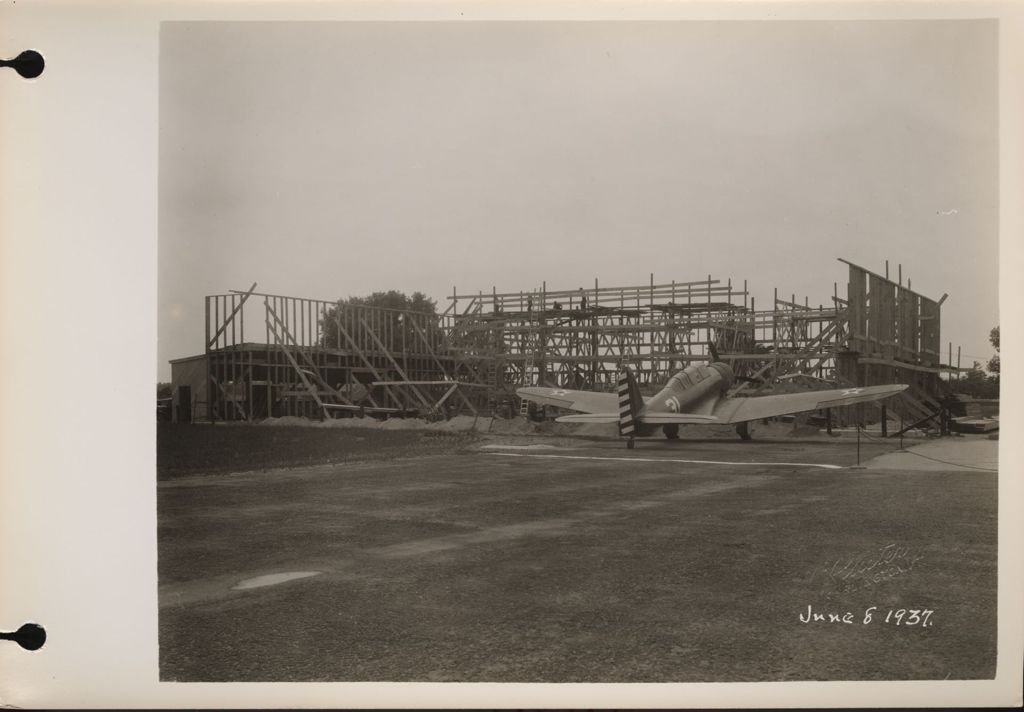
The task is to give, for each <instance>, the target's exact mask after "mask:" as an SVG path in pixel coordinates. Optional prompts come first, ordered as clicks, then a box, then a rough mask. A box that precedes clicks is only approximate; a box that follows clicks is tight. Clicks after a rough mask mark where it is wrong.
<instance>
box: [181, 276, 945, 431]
mask: <svg viewBox="0 0 1024 712" xmlns="http://www.w3.org/2000/svg"><path fill="white" fill-rule="evenodd" d="M839 262H840V263H842V265H843V267H842V268H840V269H839V270H837V272H839V273H841V272H842V271H845V272H846V274H847V278H846V281H845V283H840V282H838V281H836V282H833V284H832V285H831V289H828V290H827V291H828V292H831V296H830V297H829V303H827V304H822V303H818V304H812V303H810V301H809V299H808V298H807V297H803V298H802V299H801V298H798V297H797V295H795V294H784V293H781V292H780V290H779V289H778V288H775V289H774V294H773V298H772V300H771V301H770V302H769V303H768V304H758V303H757V302H756V301H755V298H754V297H753V296H751V293H750V291H748V284H747V281H746V280H744V281H743V282H742V283H738V282H733V281H732V279H726V280H721V279H715V278H714V277H713V275H707V276H706V277H705V278H703V279H698V280H690V281H675V280H673V281H664V280H657V281H656V280H655V278H654V275H651V278H650V281H649V283H647V284H643V285H632V286H604V285H602V284H600V283H599V281H598V279H595V280H594V283H593V286H588V287H587V288H582V287H578V288H575V289H551V288H549V287H548V285H547V283H546V282H545V283H542V284H541V285H539V286H537V287H533V288H531V289H529V290H525V289H524V290H522V291H518V292H498V291H497V290H496V289H492V290H491V291H490V292H483V291H478V292H477V293H475V294H466V293H459V291H458V290H457V289H453V291H452V294H451V295H450V296H449V297H448V298H447V302H448V303H447V305H445V308H444V309H443V311H440V310H439V311H440V313H437V314H430V313H424V312H420V311H411V310H393V309H383V308H377V307H370V306H363V305H355V304H347V303H345V302H344V301H341V302H328V301H319V300H313V299H304V298H301V297H295V296H283V295H275V294H264V293H260V292H258V291H257V285H256V284H253V285H252V287H250V288H249V289H248V290H237V291H235V290H233V291H230V292H228V293H225V294H217V295H210V296H207V297H206V300H205V325H206V326H205V334H206V338H205V344H206V347H205V351H204V352H203V353H201V354H197V355H195V356H192V357H188V358H183V359H176V360H174V361H172V362H171V364H172V386H173V399H174V400H173V420H175V421H176V422H204V421H206V422H217V421H259V420H263V419H266V418H277V417H283V416H298V417H304V418H312V419H327V418H338V417H352V416H359V415H363V416H366V415H373V416H377V417H390V416H395V415H399V416H417V417H421V418H426V419H428V420H438V419H447V418H450V417H452V416H453V415H457V414H468V415H473V416H481V415H483V416H488V417H503V418H512V417H517V416H520V415H522V416H527V415H531V416H536V413H534V412H531V411H530V410H529V406H528V403H527V402H526V401H523V400H521V399H520V398H518V397H517V396H516V394H515V391H516V389H517V388H519V387H522V386H533V385H543V386H551V387H556V388H575V389H587V390H597V391H611V390H614V388H615V383H616V379H617V376H618V373H619V372H620V371H621V370H622V368H623V367H624V366H627V367H629V368H631V369H632V370H633V371H634V372H635V374H636V377H637V380H638V382H639V383H640V385H641V388H642V390H643V391H644V392H645V393H649V392H652V391H653V390H655V389H656V388H657V387H658V386H659V384H662V383H664V382H665V381H666V380H667V379H668V378H669V377H670V376H671V375H672V374H673V373H675V372H676V371H678V370H680V369H682V368H683V367H685V366H687V365H689V364H693V363H703V362H709V361H710V360H712V358H713V356H712V354H713V353H714V354H717V356H718V358H719V359H720V360H722V361H724V362H726V363H728V364H729V365H730V366H731V367H732V368H733V370H734V371H735V373H736V375H737V376H738V378H737V380H736V383H735V384H734V385H733V386H732V388H731V390H730V392H729V394H728V395H730V396H740V397H743V396H757V395H762V394H766V393H786V392H794V391H800V390H808V389H818V390H820V389H826V388H837V387H863V386H874V385H884V384H894V383H903V384H908V385H909V388H908V389H907V390H906V391H904V392H903V393H901V394H899V396H898V397H894V398H891V399H888V401H887V402H886V403H884V404H880V403H871V404H862V405H857V406H851V407H849V408H843V409H841V410H840V411H839V412H837V413H836V415H835V418H836V423H837V424H839V425H843V424H847V423H852V422H857V423H877V422H881V423H882V424H883V430H884V429H885V424H886V420H887V418H885V417H883V416H885V415H886V414H887V415H888V417H889V418H891V419H894V420H897V421H899V422H900V423H901V424H906V425H907V426H908V427H921V428H932V429H942V428H943V427H944V425H943V423H944V422H945V418H944V409H943V405H944V403H945V402H946V400H947V398H948V396H949V395H950V393H951V389H950V379H951V378H955V377H956V376H955V374H958V373H959V370H960V368H959V366H960V364H959V348H958V349H957V352H956V356H955V363H954V352H953V345H952V343H950V344H949V345H948V348H947V349H946V354H945V355H946V361H945V363H943V359H942V357H943V355H944V354H943V349H942V345H943V344H942V341H941V307H942V303H943V302H944V300H945V299H946V297H947V295H946V294H943V295H941V296H939V297H938V298H933V297H930V296H925V295H923V294H920V293H918V292H915V291H914V290H913V289H912V285H911V282H910V280H909V279H907V280H905V281H904V279H903V267H902V265H899V266H897V270H896V275H890V273H889V272H890V271H889V265H888V262H886V264H885V268H884V271H883V273H876V272H873V271H871V270H869V269H867V268H865V267H862V266H859V265H856V264H853V263H852V262H848V261H847V260H844V259H842V258H840V259H839ZM893 277H895V278H893ZM824 291H825V290H823V292H824ZM886 409H888V413H887V410H886Z"/></svg>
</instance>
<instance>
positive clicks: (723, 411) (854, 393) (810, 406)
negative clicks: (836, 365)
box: [714, 384, 908, 423]
mask: <svg viewBox="0 0 1024 712" xmlns="http://www.w3.org/2000/svg"><path fill="white" fill-rule="evenodd" d="M907 388H908V386H906V385H903V384H897V385H893V386H865V387H863V388H838V389H836V390H831V391H808V392H806V393H787V394H784V395H778V396H753V397H751V398H729V399H726V400H724V401H722V402H720V403H719V404H718V405H716V406H715V410H714V415H715V417H716V418H718V421H719V422H721V423H742V422H744V421H747V420H759V419H761V418H771V417H773V416H776V415H790V414H792V413H803V412H806V411H809V410H819V409H821V408H835V407H836V406H840V405H852V404H854V403H865V402H867V401H873V400H879V399H881V398H886V397H888V396H892V395H896V394H897V393H899V392H900V391H905V390H906V389H907Z"/></svg>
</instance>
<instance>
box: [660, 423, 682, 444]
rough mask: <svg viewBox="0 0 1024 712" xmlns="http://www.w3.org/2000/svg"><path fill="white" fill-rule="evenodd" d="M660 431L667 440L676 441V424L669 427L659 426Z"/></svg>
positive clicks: (677, 427)
mask: <svg viewBox="0 0 1024 712" xmlns="http://www.w3.org/2000/svg"><path fill="white" fill-rule="evenodd" d="M661 431H662V432H663V433H665V437H666V438H668V439H669V440H678V439H679V424H678V423H670V424H669V425H663V426H661Z"/></svg>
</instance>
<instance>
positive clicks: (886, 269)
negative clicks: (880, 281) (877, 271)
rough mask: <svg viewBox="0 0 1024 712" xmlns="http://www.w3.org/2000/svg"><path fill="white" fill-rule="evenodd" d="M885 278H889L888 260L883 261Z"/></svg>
mask: <svg viewBox="0 0 1024 712" xmlns="http://www.w3.org/2000/svg"><path fill="white" fill-rule="evenodd" d="M885 278H886V279H889V260H886V261H885Z"/></svg>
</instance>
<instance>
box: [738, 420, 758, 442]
mask: <svg viewBox="0 0 1024 712" xmlns="http://www.w3.org/2000/svg"><path fill="white" fill-rule="evenodd" d="M736 434H737V435H739V436H740V440H753V439H754V438H753V437H752V436H751V434H750V423H747V422H743V423H737V425H736Z"/></svg>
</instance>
